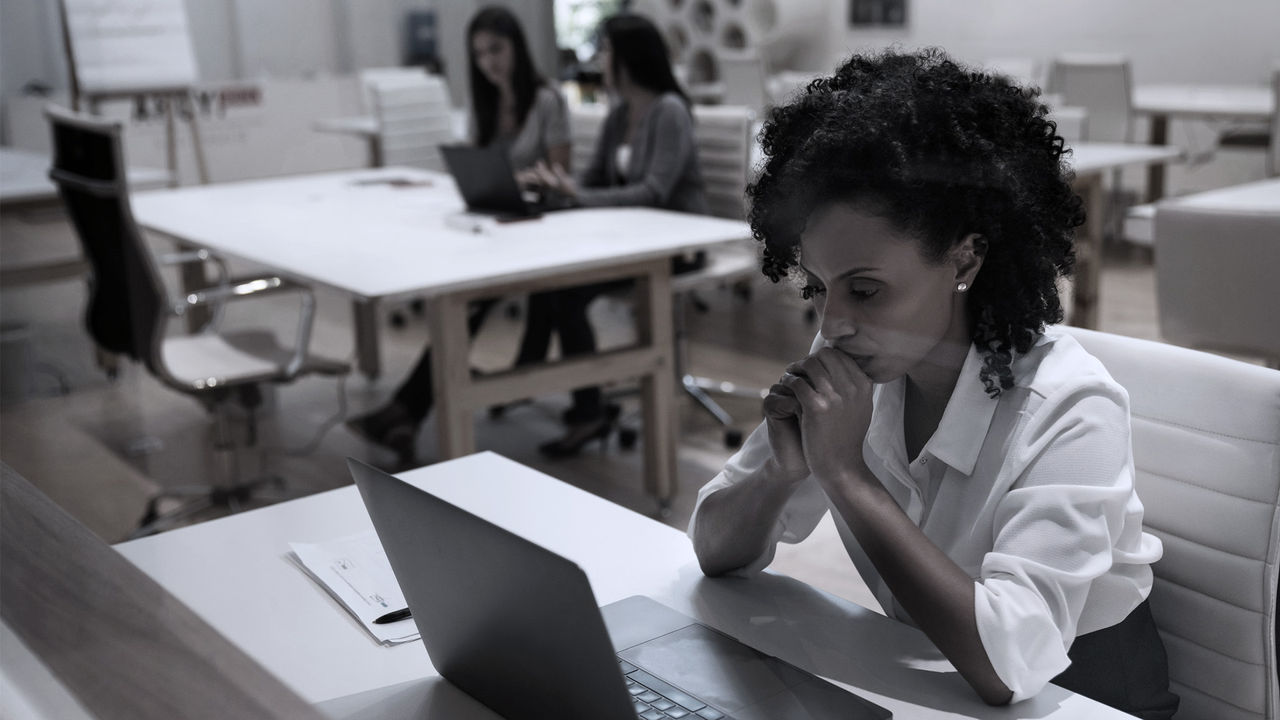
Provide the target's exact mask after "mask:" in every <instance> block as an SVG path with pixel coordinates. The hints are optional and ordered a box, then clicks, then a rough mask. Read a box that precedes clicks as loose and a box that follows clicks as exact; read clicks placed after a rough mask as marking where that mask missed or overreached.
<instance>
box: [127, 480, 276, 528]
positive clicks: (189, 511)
mask: <svg viewBox="0 0 1280 720" xmlns="http://www.w3.org/2000/svg"><path fill="white" fill-rule="evenodd" d="M268 485H274V486H276V487H277V488H279V489H280V490H282V491H283V489H284V478H282V477H280V476H278V475H266V476H263V477H260V478H255V479H253V480H249V481H246V482H241V483H236V484H234V485H228V486H186V487H176V488H169V489H166V490H164V491H163V492H161V493H160V494H159V495H156V496H155V497H153V498H151V500H150V501H148V502H147V509H146V512H145V513H143V515H142V519H141V520H139V521H138V527H137V528H136V529H135V530H134V531H133V532H132V533H130V534H129V537H128V539H129V540H134V539H137V538H140V537H146V536H148V535H155V534H156V533H160V532H163V531H165V530H170V529H172V528H173V527H175V526H176V525H177V524H178V523H179V522H180V521H182V520H185V519H187V518H189V517H192V516H193V515H196V514H197V513H201V512H204V511H205V510H212V509H214V508H225V509H227V510H228V511H229V512H232V513H237V512H240V511H241V510H243V509H244V506H245V505H246V504H248V502H249V501H250V500H251V499H255V498H256V499H261V500H272V501H279V500H288V499H291V496H289V495H287V494H285V493H283V492H282V493H279V494H273V493H265V494H263V493H260V492H259V491H260V490H261V489H262V488H264V487H266V486H268ZM177 498H186V500H185V501H184V502H182V503H181V504H180V505H178V507H176V508H174V509H172V510H169V511H166V512H163V513H162V512H160V503H161V502H162V501H163V500H167V499H177Z"/></svg>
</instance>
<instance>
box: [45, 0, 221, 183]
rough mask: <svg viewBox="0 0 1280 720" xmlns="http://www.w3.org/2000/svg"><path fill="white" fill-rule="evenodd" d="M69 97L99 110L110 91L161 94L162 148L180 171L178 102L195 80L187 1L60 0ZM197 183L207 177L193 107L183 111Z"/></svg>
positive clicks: (173, 170) (172, 168)
mask: <svg viewBox="0 0 1280 720" xmlns="http://www.w3.org/2000/svg"><path fill="white" fill-rule="evenodd" d="M58 6H59V11H60V13H61V16H62V33H63V41H64V45H65V47H66V51H67V67H68V68H70V70H71V103H72V108H73V109H75V110H77V111H79V110H80V106H81V103H82V102H87V103H88V109H89V110H90V111H91V112H93V111H96V110H97V106H98V103H99V102H100V101H102V100H109V99H112V98H120V97H132V96H136V95H153V96H162V97H164V98H165V103H164V107H165V143H166V144H165V153H166V157H167V159H168V165H169V174H170V177H172V178H173V179H174V180H173V181H174V182H176V181H177V177H178V147H177V127H176V123H177V117H176V110H175V108H181V107H183V106H186V105H187V104H188V103H190V102H191V89H192V88H193V87H194V86H195V84H196V82H197V81H198V80H199V72H198V71H197V69H196V58H195V49H194V48H193V47H192V44H191V33H190V32H189V30H188V28H187V10H186V5H185V4H184V0H59V3H58ZM188 122H189V124H190V126H191V142H192V149H193V150H194V151H195V159H196V169H197V171H198V173H199V177H200V182H202V183H207V182H209V173H208V169H207V166H206V164H205V157H204V146H203V144H202V143H201V141H200V127H199V122H198V120H197V113H196V109H195V108H194V107H192V109H191V112H190V114H189V115H188Z"/></svg>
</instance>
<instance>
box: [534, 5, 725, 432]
mask: <svg viewBox="0 0 1280 720" xmlns="http://www.w3.org/2000/svg"><path fill="white" fill-rule="evenodd" d="M599 42H600V44H599V49H598V60H599V62H600V65H601V70H602V72H603V74H604V83H605V87H606V88H608V89H609V90H610V91H611V94H612V95H613V96H614V97H615V99H616V102H615V104H614V106H613V108H612V109H611V110H610V111H609V115H608V116H607V117H606V118H605V122H604V125H603V127H602V129H601V132H600V138H599V140H598V141H597V143H596V148H595V152H594V153H593V154H592V158H591V162H590V164H589V165H588V166H587V167H586V168H585V169H584V171H583V173H582V175H581V176H580V177H579V178H578V179H577V180H574V179H573V178H572V177H570V175H569V173H568V172H567V171H566V169H565V168H564V167H561V166H557V165H555V164H554V163H550V164H548V163H537V164H535V166H534V167H533V169H532V170H530V171H528V172H525V173H522V174H521V176H520V177H521V179H522V180H523V181H524V182H525V183H527V184H530V185H534V186H540V187H542V188H543V189H544V190H545V191H547V192H549V193H552V194H554V195H558V196H560V197H562V198H564V199H566V200H567V201H568V202H569V203H572V204H575V205H580V206H584V207H598V206H606V205H642V206H648V207H658V208H665V209H668V210H680V211H684V212H692V213H706V212H707V199H706V195H705V192H704V187H703V182H702V172H701V170H700V169H699V166H698V154H697V149H696V147H695V145H694V133H693V116H692V114H691V112H690V110H689V99H688V97H686V96H685V94H684V91H683V90H681V89H680V85H679V83H677V82H676V79H675V75H674V74H673V73H672V71H671V61H670V59H669V57H668V53H667V45H666V43H665V42H664V41H663V39H662V35H661V34H660V33H659V32H658V29H657V28H656V27H654V25H653V23H652V22H650V21H649V20H647V19H645V18H644V17H641V16H639V15H634V14H630V13H622V14H618V15H614V16H611V17H609V18H607V19H605V21H604V22H603V23H602V24H601V27H600V38H599ZM607 287H608V286H602V285H590V286H584V287H578V288H571V289H568V290H557V291H551V292H546V293H538V294H535V295H533V296H531V297H530V298H529V307H530V310H529V317H530V319H529V324H528V327H527V328H526V337H525V347H527V348H530V352H531V353H532V354H537V349H538V348H542V347H545V346H546V345H547V344H548V343H549V342H550V336H551V333H552V331H555V332H557V333H558V334H559V336H560V346H561V349H562V351H563V352H564V354H565V355H566V356H572V355H580V354H587V353H592V352H595V349H596V341H595V333H594V331H593V330H592V328H591V324H590V322H589V321H588V320H587V305H588V303H590V302H591V300H592V299H593V298H594V297H595V296H596V295H598V294H599V293H600V292H601V291H602V290H603V289H605V288H607ZM544 321H545V322H544ZM616 415H617V410H616V408H611V407H605V405H604V402H603V396H602V394H601V392H600V389H599V388H596V387H589V388H582V389H579V390H577V391H575V392H574V401H573V407H572V408H570V410H569V412H568V413H566V419H567V420H568V422H569V431H568V433H567V434H565V436H564V437H562V438H560V439H558V440H556V441H554V442H550V443H547V444H545V445H542V446H541V447H540V449H541V450H542V452H543V453H544V454H547V455H550V456H553V457H559V456H567V455H573V454H575V453H577V452H578V450H580V449H581V448H582V446H583V444H585V443H587V442H590V441H592V440H597V439H598V440H600V441H601V442H604V441H605V440H606V439H607V438H608V436H609V434H610V432H611V431H612V428H613V423H614V420H615V418H616Z"/></svg>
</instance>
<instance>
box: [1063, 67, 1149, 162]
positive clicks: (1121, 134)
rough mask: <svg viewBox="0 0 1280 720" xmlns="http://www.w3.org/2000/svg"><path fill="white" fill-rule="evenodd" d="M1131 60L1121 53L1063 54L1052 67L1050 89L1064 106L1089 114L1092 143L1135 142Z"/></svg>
mask: <svg viewBox="0 0 1280 720" xmlns="http://www.w3.org/2000/svg"><path fill="white" fill-rule="evenodd" d="M1130 77H1131V75H1130V71H1129V60H1128V59H1127V58H1125V57H1123V56H1120V55H1063V56H1060V57H1057V58H1054V60H1053V64H1052V65H1051V66H1050V68H1049V83H1048V84H1049V87H1048V91H1049V92H1051V93H1053V94H1055V95H1058V96H1059V97H1061V98H1062V104H1063V105H1071V106H1075V107H1083V108H1085V110H1087V111H1088V113H1089V132H1088V136H1087V138H1086V139H1088V140H1090V141H1092V142H1131V141H1132V140H1133V107H1132V99H1131V95H1130V88H1131V87H1132V82H1131V81H1130Z"/></svg>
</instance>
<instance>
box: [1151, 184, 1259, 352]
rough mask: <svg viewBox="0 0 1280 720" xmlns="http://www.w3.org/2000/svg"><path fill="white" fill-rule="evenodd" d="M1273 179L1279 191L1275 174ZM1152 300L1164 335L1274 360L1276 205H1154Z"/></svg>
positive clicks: (1192, 344)
mask: <svg viewBox="0 0 1280 720" xmlns="http://www.w3.org/2000/svg"><path fill="white" fill-rule="evenodd" d="M1267 182H1269V183H1272V184H1275V185H1277V186H1278V187H1276V192H1280V180H1271V181H1267ZM1155 243H1156V254H1155V263H1156V303H1157V310H1158V314H1159V318H1160V334H1161V336H1162V337H1163V338H1164V339H1165V340H1166V341H1168V342H1172V343H1177V344H1179V345H1186V346H1189V347H1198V348H1204V349H1210V350H1220V351H1224V352H1233V353H1239V354H1244V355H1250V356H1254V357H1262V358H1267V359H1269V360H1270V361H1271V362H1273V363H1280V314H1278V313H1280V282H1277V281H1276V277H1275V273H1276V270H1277V269H1278V268H1280V209H1277V210H1272V211H1269V212H1268V211H1261V210H1255V211H1243V210H1230V209H1218V208H1205V207H1195V206H1194V205H1186V204H1179V202H1178V201H1177V200H1172V201H1169V202H1165V203H1161V204H1159V205H1157V206H1156V217H1155Z"/></svg>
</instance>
